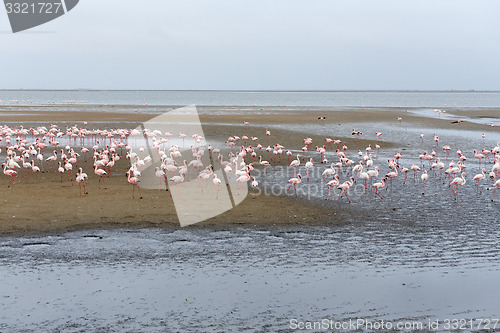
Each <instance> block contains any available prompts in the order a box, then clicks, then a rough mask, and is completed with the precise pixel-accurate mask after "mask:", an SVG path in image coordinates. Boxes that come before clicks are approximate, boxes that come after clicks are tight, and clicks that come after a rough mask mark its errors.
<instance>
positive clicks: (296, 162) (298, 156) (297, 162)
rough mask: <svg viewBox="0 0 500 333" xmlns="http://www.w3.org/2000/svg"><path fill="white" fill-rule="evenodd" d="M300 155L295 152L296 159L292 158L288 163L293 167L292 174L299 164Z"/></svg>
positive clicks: (295, 171) (295, 172)
mask: <svg viewBox="0 0 500 333" xmlns="http://www.w3.org/2000/svg"><path fill="white" fill-rule="evenodd" d="M300 156H301V155H299V154H297V159H296V160H293V161H292V162H291V163H290V166H291V167H293V174H294V175H296V174H297V167H298V166H299V165H300Z"/></svg>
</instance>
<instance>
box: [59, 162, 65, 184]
mask: <svg viewBox="0 0 500 333" xmlns="http://www.w3.org/2000/svg"><path fill="white" fill-rule="evenodd" d="M57 171H58V172H59V173H60V174H61V183H62V177H63V174H64V168H63V167H62V166H61V162H59V168H57Z"/></svg>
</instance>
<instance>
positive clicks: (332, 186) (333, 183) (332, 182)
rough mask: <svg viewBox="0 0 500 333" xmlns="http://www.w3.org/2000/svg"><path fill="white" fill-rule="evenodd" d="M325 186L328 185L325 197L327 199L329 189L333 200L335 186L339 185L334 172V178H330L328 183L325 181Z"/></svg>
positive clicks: (337, 177)
mask: <svg viewBox="0 0 500 333" xmlns="http://www.w3.org/2000/svg"><path fill="white" fill-rule="evenodd" d="M326 186H328V193H327V194H326V199H325V200H328V195H329V194H330V190H332V192H333V200H335V188H336V187H337V186H339V175H338V174H336V175H335V176H334V179H332V180H330V181H329V182H328V183H326Z"/></svg>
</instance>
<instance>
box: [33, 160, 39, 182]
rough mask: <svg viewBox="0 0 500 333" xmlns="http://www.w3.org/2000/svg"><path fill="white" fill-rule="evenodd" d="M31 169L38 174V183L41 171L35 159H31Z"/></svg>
mask: <svg viewBox="0 0 500 333" xmlns="http://www.w3.org/2000/svg"><path fill="white" fill-rule="evenodd" d="M31 170H32V171H33V173H34V174H35V176H36V184H38V173H39V172H40V168H39V167H37V166H36V165H35V161H34V160H31Z"/></svg>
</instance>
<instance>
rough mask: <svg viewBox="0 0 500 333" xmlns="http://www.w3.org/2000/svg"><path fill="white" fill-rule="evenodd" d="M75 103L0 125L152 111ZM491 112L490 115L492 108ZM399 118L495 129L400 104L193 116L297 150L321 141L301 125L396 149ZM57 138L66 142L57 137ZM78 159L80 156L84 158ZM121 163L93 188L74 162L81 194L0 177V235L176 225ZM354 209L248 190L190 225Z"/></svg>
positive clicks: (162, 201) (170, 211)
mask: <svg viewBox="0 0 500 333" xmlns="http://www.w3.org/2000/svg"><path fill="white" fill-rule="evenodd" d="M73 108H74V106H73ZM81 109H82V110H81V111H78V112H61V111H51V110H43V111H34V110H30V108H28V107H22V108H16V109H15V110H13V109H9V110H7V109H6V108H0V124H7V125H9V126H11V127H17V126H19V125H23V126H24V127H25V128H29V127H34V126H42V125H43V126H49V125H50V124H51V123H54V124H57V125H58V126H59V127H60V128H64V126H66V125H68V126H71V125H74V124H77V125H79V126H83V125H82V124H83V121H86V122H88V125H87V127H88V128H128V129H131V128H135V127H136V126H137V125H139V124H140V123H141V122H145V121H147V120H149V119H151V118H152V117H154V116H156V115H157V113H147V108H146V107H144V108H143V109H142V110H141V113H130V112H86V111H85V107H84V106H82V107H81ZM108 109H109V107H108ZM157 109H158V108H157ZM167 110H168V108H166V109H165V111H167ZM460 112H461V114H464V115H471V116H474V115H476V113H475V112H476V111H474V110H465V111H460ZM485 112H486V111H485ZM492 112H493V113H494V110H493V111H492ZM485 114H489V115H490V116H491V114H490V113H487V112H486V113H485ZM320 116H326V120H324V121H320V120H318V117H320ZM398 117H402V118H403V120H402V123H404V126H407V127H413V126H414V127H426V128H435V129H436V130H438V129H447V130H450V129H462V130H471V131H476V130H481V131H484V132H491V133H493V134H495V133H496V134H498V133H499V130H500V129H499V128H498V127H489V126H485V125H480V124H474V123H468V122H465V123H461V124H452V123H451V122H450V121H448V120H444V119H437V118H436V119H435V118H426V117H419V116H418V115H415V114H409V113H408V112H407V110H406V109H390V110H382V109H360V110H335V111H328V110H323V109H322V110H317V111H314V110H313V111H311V110H309V111H307V112H302V111H295V110H292V111H283V110H272V109H271V110H266V112H261V113H258V112H252V111H250V112H237V113H236V114H235V115H224V114H210V112H203V110H202V112H201V115H200V119H201V121H202V123H203V130H204V132H205V136H206V137H207V138H220V140H225V139H227V137H229V136H232V135H238V136H242V135H247V136H248V137H251V136H258V137H259V142H260V143H261V144H262V145H263V146H264V147H266V146H267V145H271V146H272V145H273V144H276V143H280V144H283V145H284V146H285V147H287V148H291V149H294V150H296V151H298V150H300V149H301V147H302V146H303V142H302V139H303V138H305V137H311V138H312V139H313V146H315V145H323V144H324V142H325V141H324V139H325V135H323V134H317V133H318V132H307V130H306V128H310V127H311V126H312V127H318V128H322V129H324V130H326V131H331V135H328V137H331V138H332V139H340V140H342V141H343V142H344V143H346V144H347V146H348V147H349V151H357V150H358V149H364V148H365V147H366V146H367V145H368V144H372V145H375V143H377V144H379V145H380V146H381V147H382V150H383V149H391V150H397V149H399V148H403V147H406V145H405V142H402V141H401V140H393V141H391V135H390V133H388V132H385V131H386V130H389V128H391V126H401V124H400V123H399V121H398V120H397V118H398ZM243 121H248V122H250V126H248V127H246V126H244V125H243ZM344 123H345V124H352V123H357V124H360V125H361V124H364V126H368V127H370V123H376V124H377V126H379V125H380V124H384V125H383V126H386V127H381V128H373V132H375V131H382V132H385V134H384V136H383V139H382V140H376V139H374V138H373V137H374V135H373V134H374V133H370V134H371V135H370V134H369V133H365V134H364V135H363V136H361V137H359V138H358V137H356V136H347V135H345V134H344V135H343V136H342V135H339V133H341V132H340V131H339V130H338V129H340V128H342V129H343V131H344V132H346V129H345V126H343V125H342V124H344ZM287 124H289V125H290V126H287ZM292 125H293V126H292ZM276 126H278V127H276ZM301 126H303V127H304V131H302V130H301V129H300V127H301ZM266 127H270V128H271V136H269V137H266V136H265V134H264V133H265V128H266ZM288 127H293V130H290V129H288ZM350 130H351V128H349V129H348V131H350ZM61 141H62V142H63V143H64V142H65V140H64V139H63V140H61ZM0 146H1V148H2V152H3V154H4V151H5V142H4V141H3V142H1V143H0ZM334 149H335V148H334V147H329V149H328V150H329V151H330V152H331V151H332V150H334ZM51 151H52V150H51V149H47V150H46V152H45V158H46V157H48V156H50V153H51ZM78 151H79V149H78ZM353 153H354V152H353ZM265 154H266V153H265V151H264V152H263V153H262V155H263V157H264V158H266V155H265ZM316 155H317V153H314V155H311V156H316ZM3 156H5V155H3ZM294 156H295V153H294ZM316 157H317V156H316ZM81 158H82V159H83V157H81ZM253 162H257V161H253ZM128 163H129V162H128V161H127V160H125V158H122V159H121V160H120V161H119V162H118V165H117V167H116V168H115V170H114V171H113V176H112V177H110V178H105V186H103V187H102V189H100V190H99V189H98V181H97V180H98V179H97V177H96V176H95V175H94V173H93V169H92V164H91V162H86V163H84V162H80V163H79V164H80V165H79V166H82V167H83V169H84V171H85V172H86V173H87V174H88V175H89V182H88V193H89V194H88V195H84V196H80V195H79V188H78V184H76V183H75V182H74V181H73V182H68V181H67V175H66V174H64V176H63V182H62V183H61V182H60V176H59V174H58V173H57V172H48V173H47V172H46V173H40V174H39V183H38V184H35V181H34V178H33V175H32V174H30V176H29V177H30V178H29V179H28V180H25V177H24V176H25V171H24V170H23V171H22V172H21V174H20V175H19V177H18V178H17V179H16V185H15V187H14V189H13V190H10V189H8V188H7V185H8V182H9V178H8V177H7V176H3V175H2V177H1V178H0V186H2V188H3V190H1V191H0V202H2V203H3V205H2V210H1V211H0V234H22V233H39V232H50V233H51V232H64V231H70V230H76V229H82V228H83V229H87V228H93V229H95V228H109V227H144V226H155V227H162V226H178V220H177V216H176V214H175V212H174V207H173V202H172V199H171V196H170V192H169V191H166V190H146V189H143V190H142V197H143V198H142V199H139V196H138V195H137V193H136V197H135V199H132V198H131V192H132V188H131V185H130V184H128V183H127V181H126V178H125V172H126V170H127V169H128V167H129V164H128ZM288 163H289V161H288V160H285V161H282V162H280V163H277V164H281V165H286V164H288ZM256 164H258V163H256ZM56 167H57V166H56ZM49 168H50V167H49ZM210 185H211V184H210ZM283 185H285V184H283ZM356 212H358V213H359V214H360V215H363V214H364V213H365V212H363V209H362V208H359V207H358V208H352V207H348V206H345V207H344V206H337V207H335V209H332V208H331V207H328V206H325V205H324V204H323V203H322V202H320V201H318V200H305V199H298V200H297V199H295V198H286V197H284V196H272V195H260V196H257V198H256V199H252V196H251V193H249V195H248V197H247V198H246V199H245V201H244V202H243V203H242V204H240V205H238V206H237V207H236V208H235V209H233V210H231V211H228V212H226V213H223V214H221V215H219V216H217V217H214V218H211V219H209V220H207V221H204V222H202V223H200V224H197V225H196V226H192V228H203V227H206V226H210V227H217V226H223V227H228V226H275V225H330V224H340V223H344V221H345V219H344V218H343V217H342V216H343V215H345V214H355V213H356Z"/></svg>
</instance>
